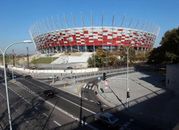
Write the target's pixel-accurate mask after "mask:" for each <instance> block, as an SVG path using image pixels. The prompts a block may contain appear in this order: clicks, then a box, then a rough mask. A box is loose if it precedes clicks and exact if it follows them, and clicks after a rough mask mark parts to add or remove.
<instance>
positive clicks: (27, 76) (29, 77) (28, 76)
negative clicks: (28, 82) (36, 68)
mask: <svg viewBox="0 0 179 130" xmlns="http://www.w3.org/2000/svg"><path fill="white" fill-rule="evenodd" d="M24 78H25V79H32V76H31V75H25V76H24Z"/></svg>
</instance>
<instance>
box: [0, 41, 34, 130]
mask: <svg viewBox="0 0 179 130" xmlns="http://www.w3.org/2000/svg"><path fill="white" fill-rule="evenodd" d="M21 43H32V41H31V40H25V41H21V42H16V43H12V44H10V45H9V46H7V47H6V48H5V50H4V51H3V50H1V49H0V51H1V53H2V56H3V66H4V82H5V89H6V98H7V100H6V101H7V110H8V120H9V128H10V130H12V122H11V112H10V105H9V93H8V86H7V72H6V60H5V56H6V51H7V49H8V48H10V47H11V46H13V45H15V44H21Z"/></svg>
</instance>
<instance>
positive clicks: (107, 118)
mask: <svg viewBox="0 0 179 130" xmlns="http://www.w3.org/2000/svg"><path fill="white" fill-rule="evenodd" d="M95 119H96V120H100V121H102V122H103V123H106V124H108V125H109V126H112V127H114V126H116V125H117V123H118V121H119V119H118V118H117V117H115V116H114V115H113V114H111V113H109V112H105V113H97V114H96V115H95Z"/></svg>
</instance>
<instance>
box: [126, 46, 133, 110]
mask: <svg viewBox="0 0 179 130" xmlns="http://www.w3.org/2000/svg"><path fill="white" fill-rule="evenodd" d="M131 47H134V45H133V44H132V45H131V46H128V47H126V50H127V74H126V103H127V108H128V107H129V101H128V98H130V90H129V75H128V74H129V63H128V61H129V49H130V48H131Z"/></svg>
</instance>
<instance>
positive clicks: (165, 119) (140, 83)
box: [98, 72, 179, 129]
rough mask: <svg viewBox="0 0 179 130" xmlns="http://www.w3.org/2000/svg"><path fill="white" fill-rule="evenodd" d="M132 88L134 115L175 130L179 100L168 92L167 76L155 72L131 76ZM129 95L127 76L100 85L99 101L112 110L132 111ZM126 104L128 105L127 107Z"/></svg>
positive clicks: (177, 120)
mask: <svg viewBox="0 0 179 130" xmlns="http://www.w3.org/2000/svg"><path fill="white" fill-rule="evenodd" d="M101 88H102V89H103V90H104V93H102V91H101ZM110 88H111V89H110ZM128 88H129V91H130V98H129V99H128V101H129V108H128V110H129V111H130V114H131V115H133V116H135V117H137V118H138V119H140V120H143V121H146V122H148V123H151V124H153V125H158V126H160V127H162V128H164V129H165V128H166V129H171V128H174V127H175V126H176V124H177V123H178V122H179V96H177V95H172V93H171V92H170V91H168V90H167V89H166V88H165V81H164V77H163V76H161V75H160V74H156V73H155V72H150V73H149V72H146V73H145V72H144V73H141V72H135V73H130V74H129V81H128ZM126 91H127V87H126V75H119V76H115V77H112V78H109V79H107V82H104V81H101V82H100V83H99V87H98V97H99V98H100V99H101V100H103V101H104V102H105V103H106V104H108V105H109V106H111V107H115V106H118V107H116V108H118V109H120V110H123V109H124V108H125V107H128V105H127V103H126V101H127V100H126ZM122 103H124V104H125V103H126V104H125V105H124V106H125V107H124V106H123V105H121V104H122Z"/></svg>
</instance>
